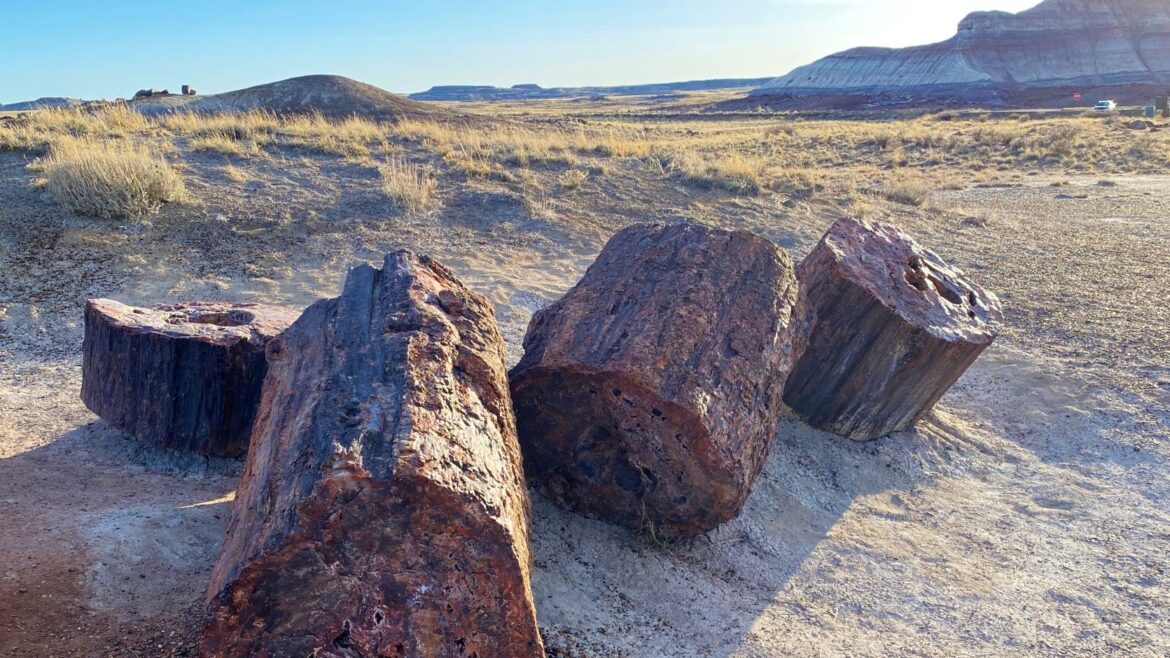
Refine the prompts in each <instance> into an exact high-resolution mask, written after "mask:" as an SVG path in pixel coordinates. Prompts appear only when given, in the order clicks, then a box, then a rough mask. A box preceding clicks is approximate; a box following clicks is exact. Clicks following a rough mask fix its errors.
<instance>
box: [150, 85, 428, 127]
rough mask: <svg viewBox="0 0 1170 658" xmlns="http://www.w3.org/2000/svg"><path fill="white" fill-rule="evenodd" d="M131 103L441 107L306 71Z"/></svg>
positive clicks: (223, 108)
mask: <svg viewBox="0 0 1170 658" xmlns="http://www.w3.org/2000/svg"><path fill="white" fill-rule="evenodd" d="M188 90H189V91H192V90H190V88H189V87H188ZM131 103H132V105H133V106H134V107H135V108H136V109H138V110H139V111H141V112H143V113H144V114H165V113H168V112H207V113H216V112H245V111H248V110H266V111H268V112H273V113H276V114H303V113H320V114H322V115H324V116H327V117H334V118H341V117H348V116H354V115H357V116H363V117H369V118H372V119H398V118H403V117H408V116H423V115H434V114H435V113H436V112H437V110H436V109H435V108H434V107H432V106H427V105H424V104H422V103H417V102H415V101H412V100H409V99H407V98H403V97H402V96H399V95H397V94H392V93H390V92H388V91H386V90H384V89H380V88H378V87H375V86H373V85H369V84H366V83H364V82H358V81H357V80H352V79H350V78H346V77H343V76H339V75H306V76H301V77H298V78H290V79H288V80H281V81H280V82H273V83H269V84H264V85H257V86H255V87H249V88H247V89H241V90H238V91H229V92H225V93H222V94H214V95H208V96H199V95H195V94H193V93H188V94H183V95H176V94H153V95H147V96H144V97H141V98H136V99H135V100H133V101H131Z"/></svg>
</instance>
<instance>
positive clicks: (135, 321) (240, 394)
mask: <svg viewBox="0 0 1170 658" xmlns="http://www.w3.org/2000/svg"><path fill="white" fill-rule="evenodd" d="M300 314H301V312H300V310H298V309H291V308H286V307H283V306H268V305H264V304H233V303H231V302H189V303H186V304H175V305H172V306H157V307H155V308H135V307H133V306H126V305H125V304H120V303H118V302H115V301H111V300H109V299H93V300H90V301H89V303H88V304H86V306H85V340H84V343H83V346H82V352H83V358H82V379H81V399H82V400H83V401H84V402H85V406H87V407H89V409H90V411H93V412H94V413H95V414H97V415H98V416H101V417H102V418H103V419H105V421H106V422H107V423H109V424H110V425H111V426H113V427H116V428H118V429H120V430H122V431H124V432H126V433H127V434H130V435H133V436H134V437H135V438H137V439H138V440H140V441H142V442H144V443H149V444H152V445H156V446H160V447H163V448H169V449H172V450H180V451H184V452H193V453H197V454H201V455H213V456H217V457H240V456H242V455H243V454H244V453H245V452H246V451H247V449H248V435H249V434H250V433H251V430H252V421H253V420H254V419H255V417H256V408H257V406H258V405H259V404H260V388H261V385H262V384H263V383H264V376H265V373H267V371H268V367H267V365H266V364H265V361H264V346H265V345H266V344H267V343H268V341H270V340H272V338H273V337H275V336H276V335H277V334H279V333H280V332H282V331H284V330H285V329H286V328H287V327H288V326H289V325H290V324H292V323H293V321H294V320H296V319H297V317H298V316H300Z"/></svg>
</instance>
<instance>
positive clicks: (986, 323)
mask: <svg viewBox="0 0 1170 658" xmlns="http://www.w3.org/2000/svg"><path fill="white" fill-rule="evenodd" d="M797 274H798V277H799V278H800V284H801V294H800V300H801V301H800V311H799V313H800V315H801V317H802V318H807V319H808V322H809V324H808V327H807V329H806V331H807V343H808V347H807V349H806V350H805V352H804V355H803V356H802V357H801V359H800V360H799V361H798V362H797V364H796V367H795V368H793V370H792V372H791V374H790V375H789V377H788V382H787V384H786V386H785V392H784V401H785V402H787V403H788V405H789V406H790V407H792V408H793V410H795V411H796V412H797V413H798V414H800V415H801V416H802V417H804V419H805V420H807V421H808V422H809V424H811V425H813V426H815V427H818V428H821V429H824V430H827V431H829V432H833V433H836V434H839V435H841V436H845V437H848V438H850V439H854V440H858V441H865V440H869V439H875V438H878V437H881V436H885V435H887V434H889V433H891V432H899V431H905V430H908V429H910V428H912V427H913V426H914V424H915V423H917V422H918V420H919V419H920V418H921V417H922V416H923V415H924V414H925V413H926V412H927V411H929V410H930V408H931V407H933V406H934V404H935V403H936V402H938V400H939V398H941V397H942V396H943V394H944V393H946V392H947V390H948V389H949V388H950V387H951V386H952V385H953V384H954V383H955V382H956V381H958V379H959V377H960V376H961V375H962V374H963V372H965V371H966V370H967V368H968V367H970V366H971V364H972V363H974V362H975V359H977V358H978V357H979V355H980V354H982V353H983V350H985V349H987V347H988V346H989V345H991V343H992V341H993V340H995V337H996V335H997V334H998V332H999V325H1000V323H1001V322H1002V320H1003V315H1002V313H1001V311H1000V305H999V300H998V299H997V298H996V297H995V295H993V294H991V293H989V292H987V291H986V290H984V289H983V288H980V287H979V286H977V285H975V284H973V283H971V282H970V281H968V280H967V279H966V277H964V275H963V274H962V272H959V271H958V270H955V269H953V268H951V267H949V266H948V265H947V264H946V263H944V262H943V261H942V259H941V258H939V257H938V256H937V255H935V254H934V253H932V252H930V251H926V250H925V249H923V248H921V247H920V246H919V245H918V244H917V243H916V242H915V241H914V239H913V238H911V237H909V236H907V235H905V234H903V233H900V232H899V231H898V230H897V229H895V228H893V227H892V226H888V225H885V224H869V223H865V222H862V221H858V220H853V219H843V220H840V221H838V222H837V223H836V224H834V225H833V227H832V228H831V229H829V232H828V233H827V234H826V235H825V237H824V239H822V240H821V242H820V244H818V245H817V247H816V248H815V249H813V251H812V253H811V254H809V256H808V258H806V259H805V260H804V262H803V263H801V264H800V267H799V268H798V271H797Z"/></svg>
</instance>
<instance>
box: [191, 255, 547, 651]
mask: <svg viewBox="0 0 1170 658" xmlns="http://www.w3.org/2000/svg"><path fill="white" fill-rule="evenodd" d="M268 357H269V374H268V379H267V381H266V382H265V385H264V397H263V401H262V403H261V408H260V413H259V416H258V417H257V420H256V427H255V430H254V433H253V436H254V440H253V444H252V448H251V449H250V450H249V453H248V461H247V467H246V470H245V473H244V476H243V479H242V481H241V483H240V487H239V489H238V492H237V497H236V500H235V503H234V504H233V507H232V512H231V520H230V524H229V527H228V534H227V538H226V541H225V544H224V547H223V552H222V553H221V555H220V557H219V560H218V562H217V563H216V565H215V569H214V572H213V577H212V582H211V585H210V587H209V590H208V598H209V616H208V621H207V623H206V626H205V628H204V635H203V641H202V647H201V648H202V653H203V655H205V656H222V657H228V656H245V655H248V656H251V655H258V656H271V657H273V658H276V657H282V656H290V657H291V656H296V657H299V656H308V655H313V656H318V657H319V658H325V657H330V656H332V657H347V658H352V657H354V656H365V657H367V658H373V657H375V656H378V657H381V656H390V657H395V656H409V657H417V658H424V657H425V658H447V657H450V658H456V657H458V658H469V657H471V656H478V657H479V658H489V657H493V656H509V657H515V658H526V657H531V656H543V655H544V650H543V647H542V644H541V640H540V636H539V633H538V629H537V625H536V615H535V608H534V606H533V602H532V594H531V591H530V553H529V545H528V541H529V539H528V533H529V504H528V498H527V492H526V490H525V488H524V482H523V473H522V467H521V461H520V449H519V445H518V443H517V439H516V429H515V421H514V418H513V416H512V411H511V404H510V400H509V394H508V388H507V379H506V376H505V368H504V348H503V341H502V339H501V337H500V335H499V330H498V329H497V326H496V321H495V316H494V314H493V309H492V307H491V305H490V304H489V303H488V301H487V300H486V299H485V298H483V297H482V296H480V295H478V294H476V293H473V292H470V291H469V290H467V289H466V288H465V287H463V285H462V284H460V283H459V282H458V281H457V280H456V279H455V278H454V276H453V275H452V274H451V273H450V272H449V271H448V270H447V269H446V268H444V267H443V266H441V265H439V264H438V263H436V262H434V261H432V260H430V259H429V258H426V257H419V256H415V255H414V254H411V253H409V252H398V253H395V254H391V255H389V256H387V257H386V261H385V267H384V269H383V270H380V271H379V270H376V269H374V268H371V267H368V266H362V267H359V268H356V269H354V270H353V271H351V272H350V274H349V277H348V278H347V280H346V283H345V290H344V292H343V293H342V295H341V297H340V298H338V299H334V300H327V301H321V302H318V303H317V304H315V305H313V306H312V307H310V308H309V309H308V310H307V311H306V312H305V314H304V316H303V317H302V318H301V319H300V320H298V321H297V322H296V324H294V325H293V326H292V327H291V328H290V329H289V330H288V331H287V332H286V333H285V334H284V335H283V336H282V337H281V338H280V339H279V340H277V341H274V342H273V343H271V344H270V345H269V348H268Z"/></svg>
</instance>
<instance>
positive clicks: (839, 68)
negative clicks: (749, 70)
mask: <svg viewBox="0 0 1170 658" xmlns="http://www.w3.org/2000/svg"><path fill="white" fill-rule="evenodd" d="M1167 81H1170V2H1167V1H1166V0H1045V1H1044V2H1041V3H1040V4H1039V5H1037V6H1036V7H1034V8H1032V9H1029V10H1027V11H1023V12H1020V13H1018V14H1011V13H1007V12H997V11H992V12H978V13H975V14H972V15H970V16H968V17H967V18H966V19H964V20H963V21H962V22H961V23H960V24H959V30H958V33H957V34H956V35H955V36H954V37H952V38H951V39H949V40H947V41H944V42H942V43H937V44H932V45H928V46H916V47H913V48H903V49H890V48H857V49H853V50H849V51H845V52H842V53H838V54H836V55H831V56H829V57H826V58H825V59H822V60H820V61H818V62H815V63H813V64H809V65H808V66H803V67H801V68H798V69H796V70H795V71H793V72H792V73H789V74H788V75H786V76H783V77H781V78H777V79H775V80H772V81H771V82H769V83H767V84H766V85H764V86H762V87H760V88H759V89H758V90H756V91H755V92H754V93H753V95H755V96H761V95H771V96H778V95H788V96H793V97H808V96H820V95H841V94H865V93H875V92H880V93H895V94H897V93H911V94H915V95H917V96H919V97H922V98H930V97H940V98H941V97H948V98H979V97H983V98H990V97H1002V96H1005V95H1010V94H1012V93H1013V92H1019V91H1020V90H1022V89H1033V88H1045V87H1053V88H1055V87H1067V86H1077V85H1082V86H1087V87H1108V86H1113V85H1131V84H1138V85H1147V84H1158V83H1162V82H1167Z"/></svg>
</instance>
